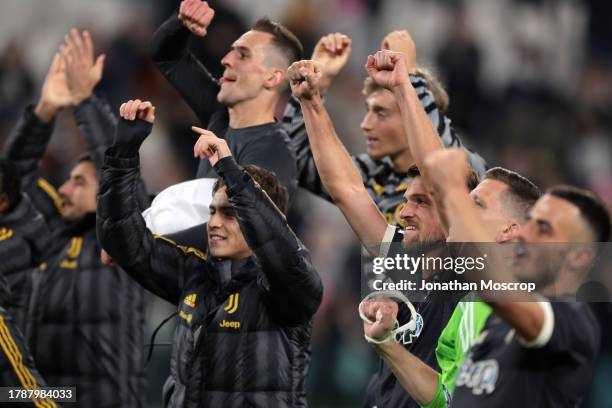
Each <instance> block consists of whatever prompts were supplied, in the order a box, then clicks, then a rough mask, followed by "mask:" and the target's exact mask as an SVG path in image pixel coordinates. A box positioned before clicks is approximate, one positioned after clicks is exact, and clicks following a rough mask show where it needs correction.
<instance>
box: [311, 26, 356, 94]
mask: <svg viewBox="0 0 612 408" xmlns="http://www.w3.org/2000/svg"><path fill="white" fill-rule="evenodd" d="M350 55H351V39H350V38H349V37H348V36H346V35H344V34H341V33H333V34H328V35H326V36H324V37H321V39H320V40H319V42H317V45H316V46H315V49H314V52H313V53H312V60H313V61H316V62H318V63H319V64H320V66H321V71H322V76H321V80H320V81H319V91H320V92H321V93H323V92H325V90H326V89H327V88H328V87H329V85H330V83H331V81H332V79H333V78H334V77H335V76H336V75H338V72H340V70H341V69H342V68H344V66H345V65H346V62H347V61H348V58H349V56H350Z"/></svg>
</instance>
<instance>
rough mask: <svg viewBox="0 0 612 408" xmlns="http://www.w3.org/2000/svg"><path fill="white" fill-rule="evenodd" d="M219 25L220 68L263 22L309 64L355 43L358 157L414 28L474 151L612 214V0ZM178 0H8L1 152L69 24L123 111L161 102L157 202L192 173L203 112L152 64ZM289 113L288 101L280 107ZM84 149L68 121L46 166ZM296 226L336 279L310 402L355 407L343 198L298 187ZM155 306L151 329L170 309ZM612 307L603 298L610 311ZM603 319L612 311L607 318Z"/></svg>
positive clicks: (372, 6)
mask: <svg viewBox="0 0 612 408" xmlns="http://www.w3.org/2000/svg"><path fill="white" fill-rule="evenodd" d="M209 3H210V4H211V6H212V7H213V8H215V9H216V16H215V20H214V21H213V25H212V26H211V29H210V31H209V36H208V38H206V39H205V40H194V41H193V44H192V49H193V51H194V52H195V53H196V54H197V55H198V56H199V57H200V59H201V60H202V61H204V62H205V63H206V65H207V66H208V67H209V69H210V70H211V71H212V72H213V73H216V74H219V73H220V72H221V65H220V63H219V61H220V59H221V57H222V56H223V55H224V54H225V52H227V50H228V49H229V44H230V43H231V42H232V41H233V40H234V39H236V38H237V37H238V36H239V35H240V34H241V33H242V32H243V31H245V30H246V29H247V27H248V26H249V25H250V24H251V23H252V22H254V21H255V20H256V19H257V18H259V17H261V16H263V15H268V16H270V17H272V18H274V19H277V20H279V21H281V22H283V23H285V24H287V25H288V26H289V27H290V28H291V29H292V30H294V32H296V34H298V36H299V37H300V39H301V40H302V42H303V43H304V45H305V48H306V53H307V54H306V55H310V53H311V51H312V48H313V47H314V44H315V43H316V41H317V40H318V39H319V38H320V37H321V36H322V35H325V34H327V33H330V32H336V31H339V32H342V33H345V34H347V35H349V36H350V37H351V38H352V39H353V54H352V56H351V59H350V62H349V64H348V66H347V67H346V68H345V70H344V71H343V72H341V74H340V75H339V76H338V78H337V80H336V82H335V83H334V84H333V85H332V88H331V90H330V92H329V96H328V98H327V100H328V107H329V110H330V112H331V116H332V119H333V120H334V123H335V125H336V129H337V131H338V134H339V135H340V137H341V138H342V139H343V141H344V143H345V145H346V146H347V147H348V149H349V150H350V151H351V152H352V153H359V152H362V151H363V150H364V148H365V142H364V140H363V137H362V133H361V130H360V129H359V123H360V122H361V119H362V117H363V113H364V111H365V110H364V103H363V98H362V97H361V85H362V81H363V79H364V77H365V70H364V69H363V65H364V63H365V58H366V56H367V55H368V54H369V53H371V52H373V51H376V50H377V49H378V47H379V44H380V41H381V40H382V38H383V37H384V35H385V34H386V33H388V32H389V31H391V30H395V29H407V30H409V31H410V32H411V34H412V35H413V38H414V40H415V42H416V45H417V62H418V63H419V64H420V65H423V66H426V67H428V68H431V69H433V71H434V72H435V73H436V74H437V75H438V76H439V77H440V78H441V79H442V80H443V82H444V83H445V85H446V87H447V90H448V92H449V95H450V100H451V104H450V111H449V113H448V114H449V116H450V118H451V119H452V120H453V122H454V124H455V126H456V128H457V129H458V130H459V131H460V134H461V136H462V137H463V139H464V140H465V141H466V143H467V144H468V146H469V147H471V148H472V149H473V150H477V151H478V152H479V153H481V155H482V156H484V157H485V158H486V159H487V162H488V164H489V166H492V165H502V166H505V167H508V168H510V169H513V170H516V171H518V172H520V173H522V174H525V175H527V176H528V177H530V178H532V179H533V180H534V181H536V182H537V183H538V184H539V185H540V186H542V187H544V188H546V187H548V186H550V185H552V184H556V183H559V182H564V183H571V184H576V185H580V186H583V187H587V188H590V189H592V190H594V191H596V192H597V193H599V194H600V195H601V196H602V197H603V198H604V199H605V200H606V201H607V203H608V204H609V205H612V137H611V136H612V109H610V106H612V2H610V1H608V0H601V1H596V0H592V1H586V0H585V1H579V0H464V1H459V0H457V1H453V0H213V1H209ZM178 4H179V1H178V0H129V1H128V0H97V1H93V0H88V1H87V0H53V1H44V2H42V1H39V0H19V1H18V0H5V1H3V2H2V12H1V13H0V22H1V24H0V145H1V144H2V142H3V141H4V140H5V138H6V136H7V134H8V132H9V131H10V129H11V127H12V126H13V125H14V123H15V121H16V119H17V117H18V115H19V114H20V112H21V111H22V109H23V107H24V106H25V105H26V104H28V103H33V102H35V101H36V98H38V94H39V90H40V86H41V83H42V79H43V77H44V75H45V73H46V70H47V68H48V66H49V63H50V60H51V57H52V55H53V53H54V52H55V50H56V49H57V47H58V46H59V44H60V42H61V40H62V36H63V34H64V33H66V32H67V31H68V30H69V29H70V28H71V27H73V26H76V27H78V28H81V29H85V28H86V29H88V30H90V31H91V32H92V35H93V38H94V42H95V45H96V49H97V52H96V53H97V54H98V53H101V52H104V53H106V54H107V59H106V67H105V71H104V78H103V80H102V83H101V84H100V86H99V87H98V91H100V92H102V93H104V94H105V95H106V97H107V99H108V100H109V101H110V102H111V104H112V106H113V108H114V109H118V106H119V104H120V103H121V102H123V101H124V100H127V99H130V98H140V99H150V100H152V101H153V102H154V103H155V104H156V105H157V113H158V120H157V122H156V125H155V129H154V134H153V135H152V137H150V138H149V140H147V142H146V143H145V146H144V147H143V152H142V154H141V155H142V157H143V166H142V169H143V174H144V177H145V179H146V181H147V186H148V188H149V191H150V192H152V193H154V192H158V191H161V190H162V189H163V188H165V187H167V186H169V185H172V184H174V183H176V182H179V181H183V180H186V179H190V178H191V177H192V175H193V174H195V168H196V165H197V163H196V162H195V161H194V160H193V158H192V156H193V155H192V150H191V149H192V145H193V142H194V141H195V137H194V135H193V134H192V133H191V131H190V130H189V126H190V125H191V124H195V123H196V119H195V116H194V115H193V113H192V112H191V111H190V110H189V108H187V106H186V105H185V104H184V103H183V101H182V100H181V99H180V97H179V96H178V95H177V94H176V93H175V92H174V90H173V89H172V88H171V87H170V86H169V84H168V83H167V82H166V81H165V80H164V79H163V78H162V77H161V75H160V74H159V73H158V72H157V71H156V69H155V67H154V66H153V64H152V62H151V61H150V60H149V58H148V54H147V52H148V44H149V40H150V37H151V34H152V33H153V31H154V30H155V28H156V27H157V26H158V25H159V24H160V23H161V22H162V21H163V20H165V19H166V18H167V17H168V16H169V15H170V13H172V12H173V11H174V10H176V9H177V7H178ZM279 114H282V106H281V107H279ZM84 148H85V147H84V143H83V141H82V139H81V138H80V136H79V134H78V132H77V128H76V126H75V124H74V122H73V120H72V115H70V114H63V115H62V117H61V118H60V120H59V121H58V124H57V127H56V131H55V134H54V136H53V139H52V143H51V145H50V149H49V150H48V152H47V154H46V156H45V161H44V168H45V174H46V177H47V178H48V179H49V180H51V181H52V182H53V183H54V184H55V185H59V184H60V183H61V182H62V181H63V180H64V179H65V178H66V177H67V173H68V169H69V168H70V167H71V166H72V165H73V164H74V160H75V159H76V158H77V157H78V156H79V155H80V154H81V153H82V152H83V151H84ZM292 224H293V225H294V227H295V228H296V230H297V231H298V235H300V237H302V239H303V240H304V241H305V242H306V244H307V245H308V246H309V248H310V249H311V250H312V252H313V254H314V257H315V263H316V265H317V267H318V270H319V271H320V273H321V275H322V277H323V279H324V283H325V298H324V303H323V305H322V306H321V308H320V310H319V312H318V314H317V317H316V320H315V327H314V335H313V342H312V348H313V363H312V366H311V370H310V377H309V387H308V393H309V400H310V402H311V405H312V406H313V407H315V408H317V407H319V408H322V407H354V406H359V404H360V401H361V398H362V396H363V395H364V391H365V386H366V384H367V380H368V378H369V376H370V375H371V374H372V373H373V372H374V370H375V366H376V364H377V359H376V357H375V356H374V355H373V354H372V352H371V351H370V350H369V347H368V346H367V344H366V342H365V341H364V340H363V336H362V330H361V322H360V320H359V318H358V315H357V313H356V307H357V303H358V301H359V282H360V280H359V264H360V256H359V247H358V245H357V243H356V241H355V239H354V237H353V235H352V233H351V231H350V229H349V228H348V226H347V224H346V223H345V222H344V219H343V218H342V216H341V215H340V213H339V212H338V211H337V210H336V209H335V207H333V206H332V205H330V204H328V203H326V202H323V201H322V200H320V199H317V198H315V197H313V196H311V195H310V194H309V193H306V192H302V193H300V196H299V198H298V200H297V202H296V204H295V206H294V209H293V211H292ZM173 309H174V308H173V306H172V305H169V304H167V303H165V302H163V301H161V300H158V299H153V298H152V297H151V298H150V302H149V307H148V327H147V332H148V333H151V332H152V330H153V329H154V328H155V327H156V325H157V324H158V323H159V322H161V320H163V319H164V318H165V317H166V316H168V315H169V314H171V313H172V312H173ZM610 309H612V308H611V306H610V304H601V305H598V311H599V312H600V313H601V315H602V316H612V311H611V310H610ZM602 320H603V321H606V320H605V318H604V319H602ZM171 326H172V324H168V325H167V327H164V328H163V329H162V330H161V331H160V334H159V335H158V336H157V339H156V341H155V342H156V343H158V344H159V345H158V346H156V347H155V350H154V353H153V356H154V357H153V359H152V361H151V362H150V363H149V364H148V366H147V372H148V380H149V382H148V400H149V404H148V405H147V406H151V407H153V406H159V404H160V397H161V384H162V382H163V380H164V379H165V376H166V374H167V370H168V357H169V342H170V339H171V332H172V327H171ZM611 331H612V329H610V327H609V326H608V327H603V330H602V353H601V358H600V365H599V367H598V373H597V376H596V377H595V381H594V383H593V390H592V393H591V395H590V396H589V402H588V405H587V406H589V407H608V406H612V389H610V387H609V385H610V384H612V333H611Z"/></svg>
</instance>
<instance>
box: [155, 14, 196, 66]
mask: <svg viewBox="0 0 612 408" xmlns="http://www.w3.org/2000/svg"><path fill="white" fill-rule="evenodd" d="M190 36H191V32H190V31H189V29H187V27H185V26H184V25H183V23H182V22H181V21H180V20H179V18H178V14H177V13H173V14H172V15H171V16H170V18H168V19H167V20H166V21H164V23H163V24H162V25H161V26H160V27H159V28H158V29H157V30H156V31H155V33H153V38H152V39H151V45H150V53H151V58H153V61H155V62H156V63H157V62H163V61H172V60H178V59H181V58H182V57H183V56H184V55H185V54H186V53H187V45H188V43H189V37H190Z"/></svg>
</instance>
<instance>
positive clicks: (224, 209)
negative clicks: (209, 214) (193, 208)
mask: <svg viewBox="0 0 612 408" xmlns="http://www.w3.org/2000/svg"><path fill="white" fill-rule="evenodd" d="M208 208H209V209H211V210H217V211H234V207H232V206H231V205H222V206H220V207H217V206H216V205H214V204H211V205H209V206H208Z"/></svg>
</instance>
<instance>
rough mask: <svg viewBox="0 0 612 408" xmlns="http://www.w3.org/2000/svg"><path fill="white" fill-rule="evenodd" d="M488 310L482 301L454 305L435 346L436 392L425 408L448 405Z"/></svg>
mask: <svg viewBox="0 0 612 408" xmlns="http://www.w3.org/2000/svg"><path fill="white" fill-rule="evenodd" d="M490 314H491V307H490V306H489V305H487V304H486V303H484V302H478V301H466V300H464V301H461V302H459V304H457V307H456V308H455V311H454V312H453V314H452V316H451V318H450V320H449V321H448V324H447V325H446V327H445V328H444V330H443V331H442V334H441V335H440V338H439V339H438V345H437V347H436V358H437V360H438V365H439V366H440V374H439V376H438V389H437V390H436V395H435V396H434V398H433V400H432V401H431V402H430V403H429V404H426V405H423V407H424V408H443V407H444V408H445V407H448V406H449V405H450V395H451V394H452V393H453V391H454V389H455V379H456V376H457V370H458V369H459V367H461V364H462V363H463V360H464V359H465V356H466V355H467V353H468V352H469V351H470V349H471V348H472V346H473V345H474V342H475V341H476V339H477V338H478V336H479V335H480V331H481V330H482V328H483V327H484V325H485V323H486V321H487V319H488V318H489V315H490Z"/></svg>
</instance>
